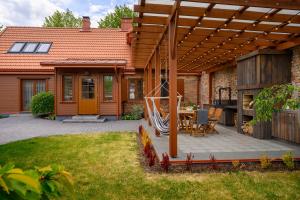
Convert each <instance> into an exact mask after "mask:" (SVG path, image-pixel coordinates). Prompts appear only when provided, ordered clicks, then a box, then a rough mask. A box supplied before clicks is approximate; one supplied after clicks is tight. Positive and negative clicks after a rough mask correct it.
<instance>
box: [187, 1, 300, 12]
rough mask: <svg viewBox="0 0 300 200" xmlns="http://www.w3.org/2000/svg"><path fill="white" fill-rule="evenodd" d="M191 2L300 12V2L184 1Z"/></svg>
mask: <svg viewBox="0 0 300 200" xmlns="http://www.w3.org/2000/svg"><path fill="white" fill-rule="evenodd" d="M184 1H190V2H199V3H217V4H226V5H233V6H251V7H263V8H281V9H289V10H299V9H300V1H299V0H273V1H269V0H184Z"/></svg>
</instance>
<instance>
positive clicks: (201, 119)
mask: <svg viewBox="0 0 300 200" xmlns="http://www.w3.org/2000/svg"><path fill="white" fill-rule="evenodd" d="M197 124H208V110H206V109H200V110H197Z"/></svg>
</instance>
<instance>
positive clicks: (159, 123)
mask: <svg viewBox="0 0 300 200" xmlns="http://www.w3.org/2000/svg"><path fill="white" fill-rule="evenodd" d="M166 83H167V81H165V82H164V83H163V84H160V85H159V86H157V87H156V88H154V89H153V90H152V91H151V92H149V94H151V93H152V92H153V91H157V90H156V89H157V88H159V87H160V88H163V89H165V90H167V91H168V89H167V88H166V87H165V86H164V85H165V84H166ZM177 94H178V96H177V99H178V100H177V115H178V111H179V109H180V104H181V99H182V96H181V95H180V94H179V93H178V92H177ZM144 98H145V101H146V107H147V111H148V116H149V119H150V121H151V124H152V125H153V126H154V128H155V129H156V130H157V131H159V132H160V133H161V134H163V135H168V134H169V131H170V123H169V122H170V115H169V114H168V115H166V116H165V117H163V116H162V115H161V113H160V112H159V110H158V108H157V107H156V103H155V100H157V99H159V100H160V99H169V98H170V97H154V96H148V95H146V96H145V97H144ZM149 100H150V101H151V102H150V103H149ZM150 105H152V110H151V106H150ZM177 118H178V116H177Z"/></svg>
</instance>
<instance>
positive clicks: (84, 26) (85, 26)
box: [81, 16, 91, 31]
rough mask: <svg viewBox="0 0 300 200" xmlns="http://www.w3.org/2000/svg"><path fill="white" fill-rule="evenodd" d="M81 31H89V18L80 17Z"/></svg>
mask: <svg viewBox="0 0 300 200" xmlns="http://www.w3.org/2000/svg"><path fill="white" fill-rule="evenodd" d="M81 31H91V21H90V17H88V16H83V17H82V29H81Z"/></svg>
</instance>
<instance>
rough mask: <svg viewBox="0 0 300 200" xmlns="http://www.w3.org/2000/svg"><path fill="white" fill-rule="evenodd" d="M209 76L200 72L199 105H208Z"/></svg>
mask: <svg viewBox="0 0 300 200" xmlns="http://www.w3.org/2000/svg"><path fill="white" fill-rule="evenodd" d="M208 79H209V74H207V73H205V72H202V76H201V83H200V102H201V104H208V103H209V93H208V90H209V88H208V84H209V83H208V81H209V80H208Z"/></svg>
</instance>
